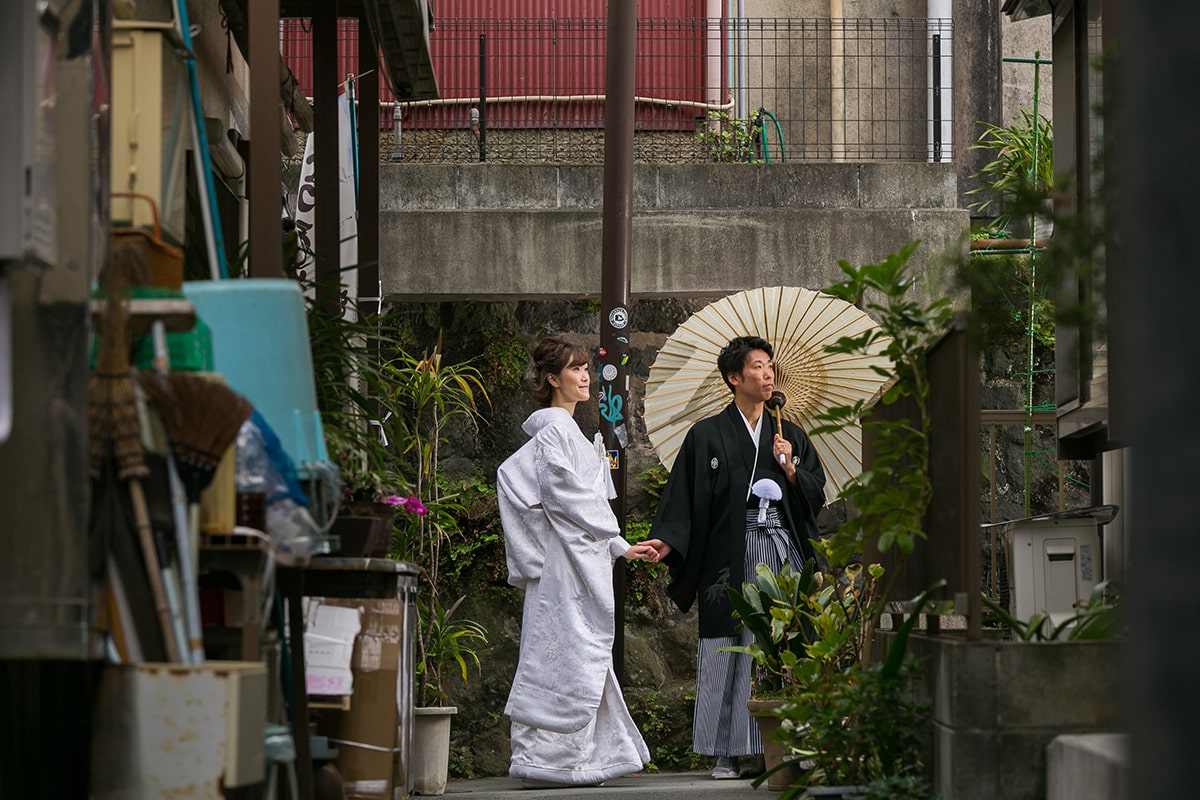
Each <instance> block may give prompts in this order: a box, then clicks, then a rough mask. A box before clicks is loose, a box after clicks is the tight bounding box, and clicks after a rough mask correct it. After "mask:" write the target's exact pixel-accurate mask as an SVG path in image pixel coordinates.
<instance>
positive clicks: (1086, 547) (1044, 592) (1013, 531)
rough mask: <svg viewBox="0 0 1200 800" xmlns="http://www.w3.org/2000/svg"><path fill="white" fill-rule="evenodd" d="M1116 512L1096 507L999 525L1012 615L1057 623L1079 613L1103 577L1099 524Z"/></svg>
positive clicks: (1112, 507)
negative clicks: (1043, 616)
mask: <svg viewBox="0 0 1200 800" xmlns="http://www.w3.org/2000/svg"><path fill="white" fill-rule="evenodd" d="M1116 510H1117V509H1116V506H1098V507H1095V508H1084V509H1077V510H1072V511H1061V512H1058V513H1055V514H1046V515H1043V516H1039V517H1030V518H1028V519H1022V520H1015V521H1013V522H1006V523H1002V524H1001V541H1002V543H1003V550H1004V555H1005V557H1006V558H1005V560H1006V561H1007V565H1008V589H1009V596H1010V598H1011V601H1010V607H1009V612H1010V613H1011V614H1012V615H1013V617H1014V618H1016V619H1018V620H1020V621H1022V622H1027V621H1029V619H1030V618H1031V617H1032V616H1033V615H1034V614H1039V613H1042V614H1047V615H1049V617H1050V619H1051V621H1052V623H1053V624H1054V625H1058V624H1059V623H1061V622H1063V621H1064V620H1066V619H1069V618H1070V617H1072V616H1074V615H1075V614H1076V613H1078V611H1079V610H1080V608H1081V607H1083V606H1084V605H1085V604H1086V603H1087V600H1088V596H1089V595H1090V594H1091V593H1092V589H1093V588H1094V587H1095V586H1096V584H1097V583H1100V582H1101V581H1102V580H1103V579H1104V575H1103V564H1102V559H1101V556H1102V552H1103V551H1102V550H1101V547H1100V528H1101V526H1103V525H1105V524H1106V523H1108V522H1109V521H1111V520H1112V518H1113V516H1114V515H1115V514H1116Z"/></svg>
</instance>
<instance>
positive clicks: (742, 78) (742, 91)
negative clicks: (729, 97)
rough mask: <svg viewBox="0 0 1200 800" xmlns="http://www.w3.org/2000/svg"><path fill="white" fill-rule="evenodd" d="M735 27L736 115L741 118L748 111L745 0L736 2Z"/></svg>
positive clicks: (748, 68) (746, 114)
mask: <svg viewBox="0 0 1200 800" xmlns="http://www.w3.org/2000/svg"><path fill="white" fill-rule="evenodd" d="M737 29H738V60H737V83H738V116H739V117H741V118H742V119H746V117H747V116H748V115H749V113H750V99H749V93H748V92H747V89H746V73H748V72H749V71H750V67H749V65H748V64H747V63H746V59H747V54H746V48H747V47H748V45H747V44H746V0H738V4H737Z"/></svg>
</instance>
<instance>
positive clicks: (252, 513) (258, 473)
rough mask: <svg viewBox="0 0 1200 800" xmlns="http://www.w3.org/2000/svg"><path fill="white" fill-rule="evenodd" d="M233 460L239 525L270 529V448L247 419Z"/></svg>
mask: <svg viewBox="0 0 1200 800" xmlns="http://www.w3.org/2000/svg"><path fill="white" fill-rule="evenodd" d="M235 446H236V447H237V450H236V453H235V461H234V484H235V486H236V491H237V494H236V500H237V511H236V516H235V521H236V523H237V524H238V525H241V526H245V527H247V528H254V529H255V530H259V531H266V529H267V469H268V467H269V466H270V465H269V463H268V460H267V449H266V447H265V446H264V445H263V437H262V433H261V432H260V431H259V430H258V426H257V425H255V424H254V423H253V422H252V421H250V420H246V421H245V422H244V423H242V427H241V429H240V430H239V431H238V435H237V441H236V445H235Z"/></svg>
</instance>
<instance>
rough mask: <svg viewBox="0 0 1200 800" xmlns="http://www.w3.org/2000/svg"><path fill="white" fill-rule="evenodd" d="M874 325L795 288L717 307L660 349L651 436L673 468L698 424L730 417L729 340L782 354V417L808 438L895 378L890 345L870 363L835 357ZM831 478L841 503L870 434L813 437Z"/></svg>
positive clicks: (833, 301)
mask: <svg viewBox="0 0 1200 800" xmlns="http://www.w3.org/2000/svg"><path fill="white" fill-rule="evenodd" d="M874 327H877V326H876V324H875V322H874V321H873V320H872V319H871V318H870V317H868V316H867V315H866V314H865V313H864V312H863V311H862V310H860V309H858V308H856V307H855V306H853V305H851V304H850V303H847V302H846V301H844V300H839V299H838V298H836V297H832V296H830V295H827V294H822V293H820V292H815V291H812V290H811V289H801V288H798V287H790V286H773V287H765V288H759V289H750V290H747V291H744V292H738V293H737V294H732V295H729V296H728V297H725V298H722V299H720V300H717V301H716V302H714V303H711V304H710V305H708V306H705V307H704V308H702V309H701V310H700V311H697V312H696V313H695V314H693V315H692V316H691V317H690V318H688V320H687V321H686V322H684V323H683V324H682V325H680V326H679V328H678V329H676V331H675V332H674V333H673V334H671V336H670V338H668V339H667V342H666V344H664V345H663V347H662V349H661V350H659V352H658V356H657V357H656V358H655V360H654V364H653V365H652V366H651V367H650V375H649V377H648V378H647V380H646V413H645V422H646V433H647V435H648V436H649V437H650V443H651V444H653V445H654V449H655V452H657V453H658V457H659V458H660V459H661V460H662V463H663V465H664V466H666V467H667V469H670V468H671V465H672V464H673V463H674V461H675V454H676V453H678V452H679V448H680V447H681V446H682V445H683V438H684V436H685V435H686V434H687V432H688V430H689V429H690V428H691V426H692V425H693V424H695V423H696V422H699V421H700V420H702V419H704V418H705V417H709V416H712V415H713V414H717V413H719V412H720V411H722V410H723V409H724V408H725V407H726V406H727V405H728V404H729V403H730V401H732V400H733V395H732V393H731V392H730V391H729V388H728V387H727V386H726V385H725V382H724V380H722V378H721V375H720V373H719V372H718V370H717V355H718V353H720V352H721V348H722V347H724V346H725V345H726V344H727V343H728V342H729V340H730V339H733V338H735V337H738V336H761V337H762V338H764V339H766V340H767V341H768V342H770V343H771V345H772V346H773V347H774V349H775V388H776V389H777V390H779V391H782V392H783V393H784V394H785V395H786V396H787V403H786V404H785V405H784V406H783V409H782V414H783V417H784V418H785V419H789V420H791V421H792V422H794V423H796V424H797V425H799V426H800V428H801V429H802V430H804V431H805V432H806V433H807V432H808V431H810V430H812V429H813V428H814V427H816V426H817V424H818V422H817V419H816V416H817V415H818V414H820V413H821V412H824V411H827V410H829V409H830V408H833V407H835V406H842V405H850V404H851V403H854V402H856V401H858V400H866V399H868V398H870V397H871V396H872V395H874V394H875V393H876V392H877V391H879V389H880V388H881V387H882V386H883V384H884V383H885V381H886V380H887V378H886V377H885V376H884V375H880V374H879V372H878V371H877V370H876V369H875V368H876V367H879V368H881V369H882V370H884V371H885V372H886V371H890V369H891V362H890V361H889V360H888V358H887V357H886V356H884V355H882V354H881V353H882V351H883V349H884V348H885V347H886V346H887V340H879V341H877V342H876V343H875V344H874V345H873V347H872V350H871V353H869V354H866V355H860V354H852V355H848V354H842V353H828V352H826V351H825V347H826V345H828V344H832V343H833V342H836V341H837V340H838V339H840V338H842V337H843V336H858V335H861V334H863V333H865V332H866V331H868V330H869V329H871V328H874ZM810 438H811V439H812V443H813V446H814V447H815V448H816V450H817V454H818V455H819V456H820V458H821V465H822V466H823V467H824V469H825V477H826V483H825V497H826V500H827V501H832V500H833V499H834V498H836V497H837V496H838V494H839V492H840V491H841V488H842V487H843V486H844V485H845V484H846V483H847V482H848V481H849V480H850V479H851V478H853V477H854V476H856V475H858V474H859V473H860V472H861V471H862V429H861V428H860V427H859V426H857V425H854V426H849V427H846V428H843V429H842V430H839V431H836V432H833V433H824V434H818V435H816V436H810Z"/></svg>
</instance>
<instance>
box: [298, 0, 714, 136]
mask: <svg viewBox="0 0 1200 800" xmlns="http://www.w3.org/2000/svg"><path fill="white" fill-rule="evenodd" d="M705 7H706V2H705V0H640V2H639V3H638V12H639V13H638V55H637V66H636V81H637V86H636V93H637V94H638V96H639V97H646V98H654V99H656V100H663V101H672V100H673V101H691V102H703V101H704V99H705V72H704V68H705V39H706V37H707V35H708V29H707V22H706V20H705V19H704V11H705ZM434 10H435V14H436V17H435V20H434V30H433V31H432V32H431V33H430V52H431V56H432V59H433V64H434V69H435V71H436V74H437V79H438V87H439V90H440V97H439V99H438V100H437V101H434V102H432V103H421V104H418V105H415V106H412V107H409V108H407V109H406V111H405V116H404V125H405V127H416V128H443V127H450V128H459V127H463V126H464V125H466V124H468V121H469V119H470V109H471V107H472V106H475V107H478V101H479V96H480V86H481V80H480V77H481V76H480V37H481V36H483V37H485V47H486V53H487V55H486V59H485V60H484V64H485V66H486V78H485V80H486V89H485V91H486V96H487V97H488V98H489V102H488V106H487V124H488V127H489V128H527V127H539V128H540V127H566V128H587V127H602V126H603V125H604V115H603V103H602V102H599V101H598V100H596V99H588V98H589V97H591V98H594V97H596V96H601V97H602V96H603V94H604V88H605V86H604V84H605V75H604V69H605V67H604V58H603V56H604V51H605V45H606V41H605V37H606V23H607V13H608V12H607V3H606V2H605V1H604V0H456V1H454V2H452V1H451V0H439V2H437V3H436V4H435V6H434ZM307 28H308V22H307V20H298V19H286V20H283V21H282V31H283V33H282V39H283V41H282V49H283V54H284V57H285V58H286V59H287V60H288V63H289V65H290V66H291V68H292V71H293V72H294V73H295V75H296V79H297V80H298V81H299V82H300V85H301V86H302V87H304V88H305V91H306V92H307V93H308V94H309V95H310V96H311V94H312V39H311V36H310V34H309V31H308V30H307ZM357 31H358V23H357V20H339V23H338V56H339V57H338V73H339V80H341V79H344V78H345V76H347V75H349V74H351V73H354V72H357V61H358V33H357ZM580 96H583V97H580ZM570 97H576V98H577V99H574V100H569V99H564V98H570ZM380 99H381V100H383V101H385V102H387V101H391V100H393V99H394V97H393V96H392V94H391V91H390V90H389V89H388V88H387V87H386V86H384V87H383V88H382V89H381V92H380ZM456 100H461V102H455V101H456ZM703 115H704V112H703V111H702V110H697V109H695V108H691V107H680V106H669V105H662V104H656V103H640V104H639V106H638V112H637V123H636V124H637V126H638V127H639V128H640V129H655V130H662V129H685V130H687V129H691V128H692V126H693V125H694V122H695V119H696V118H697V117H702V116H703ZM391 119H392V111H391V109H390V108H385V109H383V110H381V112H380V124H381V127H385V128H390V127H391Z"/></svg>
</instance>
